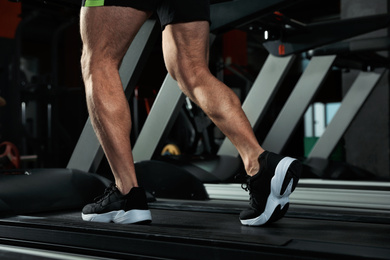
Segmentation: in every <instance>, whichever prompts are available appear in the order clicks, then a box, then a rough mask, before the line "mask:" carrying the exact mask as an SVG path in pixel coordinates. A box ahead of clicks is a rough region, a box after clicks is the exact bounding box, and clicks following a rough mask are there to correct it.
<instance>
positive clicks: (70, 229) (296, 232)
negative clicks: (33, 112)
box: [0, 208, 390, 259]
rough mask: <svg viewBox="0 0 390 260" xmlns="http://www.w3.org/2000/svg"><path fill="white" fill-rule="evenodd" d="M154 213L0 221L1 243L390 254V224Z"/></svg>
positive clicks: (101, 249) (99, 249) (162, 252)
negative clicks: (114, 218) (147, 216)
mask: <svg viewBox="0 0 390 260" xmlns="http://www.w3.org/2000/svg"><path fill="white" fill-rule="evenodd" d="M292 211H296V210H294V208H292ZM152 217H153V222H152V224H150V225H120V224H113V223H94V222H84V221H82V219H81V214H80V212H79V211H76V212H57V213H48V214H36V215H29V216H13V217H8V218H4V219H1V220H0V243H1V244H8V245H18V246H25V247H34V248H41V249H50V250H56V251H60V252H61V251H62V252H69V253H77V254H81V253H82V254H84V255H91V256H100V257H108V258H115V259H117V258H120V259H133V258H134V257H136V258H140V259H142V258H151V257H152V258H153V257H155V258H169V259H201V258H206V259H233V258H237V257H239V258H242V256H246V257H248V258H251V257H278V259H293V258H294V257H296V258H299V259H312V258H318V259H328V258H333V257H345V258H354V259H360V258H369V259H389V256H390V238H389V236H388V234H389V232H390V225H389V224H388V223H385V224H383V223H362V222H358V221H355V222H350V221H338V220H337V221H335V220H324V219H322V220H321V219H310V218H299V217H291V216H287V217H285V218H283V219H281V220H280V221H278V222H276V223H273V224H271V225H268V226H265V227H247V226H242V225H241V224H240V222H239V220H238V215H237V214H235V213H234V214H233V213H215V212H213V213H211V212H199V211H184V210H174V209H155V208H153V209H152Z"/></svg>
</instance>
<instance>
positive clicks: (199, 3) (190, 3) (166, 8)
mask: <svg viewBox="0 0 390 260" xmlns="http://www.w3.org/2000/svg"><path fill="white" fill-rule="evenodd" d="M157 14H158V16H159V19H160V22H161V27H162V29H164V28H165V26H166V25H168V24H175V23H184V22H194V21H208V22H210V0H161V2H160V3H159V5H158V7H157Z"/></svg>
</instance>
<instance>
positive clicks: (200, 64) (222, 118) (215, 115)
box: [163, 21, 264, 175]
mask: <svg viewBox="0 0 390 260" xmlns="http://www.w3.org/2000/svg"><path fill="white" fill-rule="evenodd" d="M163 50H164V59H165V62H166V66H167V69H168V71H169V73H170V74H171V75H172V77H173V78H174V79H175V80H177V81H178V84H179V86H180V88H181V90H182V91H183V92H184V94H185V95H187V96H188V97H189V98H190V99H191V100H192V101H194V102H195V103H196V104H197V105H199V106H200V107H201V108H202V109H203V111H204V112H205V113H206V114H207V115H208V116H209V117H210V119H211V120H212V121H213V122H214V123H215V125H216V126H217V127H218V128H220V129H221V131H222V132H223V133H224V134H225V135H226V136H227V137H228V138H229V139H230V140H231V141H232V143H233V144H234V145H235V147H236V148H237V150H238V152H239V153H240V155H241V158H242V160H243V162H244V165H245V169H246V171H247V173H248V175H254V174H256V173H257V172H258V171H259V162H258V157H259V155H260V154H261V153H262V152H263V151H264V150H263V149H262V148H261V147H260V145H259V143H258V142H257V140H256V137H255V135H254V133H253V130H252V127H251V125H250V123H249V121H248V119H247V117H246V115H245V114H244V111H243V110H242V108H241V103H240V100H239V99H238V97H237V95H236V94H235V93H234V92H233V91H232V90H231V89H230V88H229V87H227V86H226V85H225V84H223V83H222V82H221V81H219V80H218V79H216V78H215V77H214V76H213V75H212V74H211V73H210V71H209V68H208V51H209V23H208V22H206V21H200V22H190V23H179V24H171V25H168V26H167V27H166V28H165V30H164V31H163Z"/></svg>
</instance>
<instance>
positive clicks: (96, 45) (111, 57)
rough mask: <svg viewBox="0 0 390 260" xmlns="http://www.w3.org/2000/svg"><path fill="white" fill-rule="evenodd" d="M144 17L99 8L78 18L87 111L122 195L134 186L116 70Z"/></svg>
mask: <svg viewBox="0 0 390 260" xmlns="http://www.w3.org/2000/svg"><path fill="white" fill-rule="evenodd" d="M149 15H150V14H149V13H146V12H143V11H139V10H136V9H133V8H129V7H116V6H109V7H108V6H104V7H83V8H82V10H81V16H80V31H81V37H82V41H83V53H82V59H81V64H82V72H83V79H84V83H85V91H86V98H87V105H88V111H89V115H90V117H91V121H92V125H93V127H94V129H95V132H96V134H97V137H98V139H99V141H100V143H101V145H102V147H103V150H104V152H105V154H106V156H107V159H108V161H109V163H110V166H111V169H112V172H113V174H114V177H115V182H116V186H117V187H118V189H119V190H120V191H121V192H122V193H123V194H127V193H128V192H129V191H130V189H131V188H132V187H134V186H138V184H137V179H136V177H135V171H134V164H133V159H132V153H131V147H130V130H131V118H130V110H129V105H128V102H127V100H126V97H125V95H124V92H123V86H122V83H121V80H120V77H119V72H118V69H119V66H120V63H121V60H122V58H123V56H124V55H125V53H126V51H127V49H128V47H129V46H130V43H131V41H132V40H133V39H134V37H135V35H136V33H137V32H138V30H139V28H140V27H141V25H142V24H143V23H144V22H145V20H146V19H147V18H148V17H149Z"/></svg>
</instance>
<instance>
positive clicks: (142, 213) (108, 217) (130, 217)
mask: <svg viewBox="0 0 390 260" xmlns="http://www.w3.org/2000/svg"><path fill="white" fill-rule="evenodd" d="M81 217H82V219H83V220H85V221H93V222H101V223H109V222H115V223H120V224H134V223H139V222H151V221H152V215H151V213H150V210H139V209H133V210H129V211H126V212H125V211H124V210H118V211H111V212H107V213H103V214H84V213H81Z"/></svg>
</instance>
